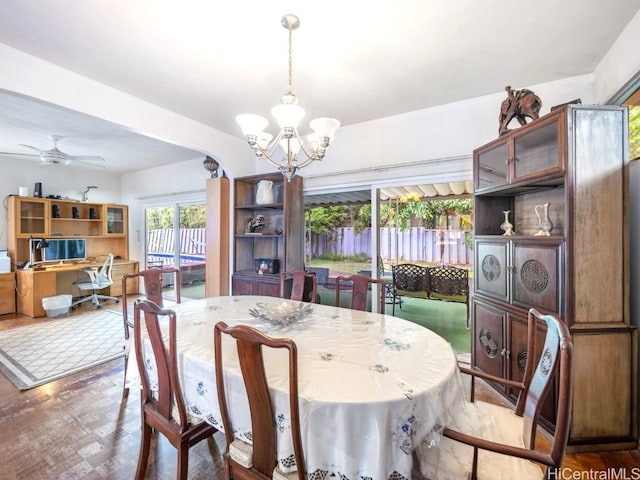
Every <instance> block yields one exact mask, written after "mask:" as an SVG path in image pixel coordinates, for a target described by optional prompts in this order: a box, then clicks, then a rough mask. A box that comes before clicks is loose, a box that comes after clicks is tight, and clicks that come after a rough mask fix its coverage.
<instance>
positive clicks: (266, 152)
mask: <svg viewBox="0 0 640 480" xmlns="http://www.w3.org/2000/svg"><path fill="white" fill-rule="evenodd" d="M281 139H282V130H280V131H279V132H278V135H276V137H275V138H274V139H273V140H271V142H269V144H268V145H267V146H266V147H265V148H260V147H259V146H258V145H256V148H255V150H256V154H257V156H258V158H262V159H265V160H267V162H269V163H270V164H271V165H273V166H274V167H276V168H277V167H280V166H281V165H282V164H281V163H279V162H277V161H275V160H273V158H272V157H273V156H274V154H275V153H276V152H277V150H278V144H279V142H280V140H281Z"/></svg>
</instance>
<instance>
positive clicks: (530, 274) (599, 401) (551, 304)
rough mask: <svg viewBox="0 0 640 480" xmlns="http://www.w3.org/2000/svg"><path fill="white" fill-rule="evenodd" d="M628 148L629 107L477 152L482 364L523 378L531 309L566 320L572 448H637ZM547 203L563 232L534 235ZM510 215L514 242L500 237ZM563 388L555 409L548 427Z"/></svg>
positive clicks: (573, 119)
mask: <svg viewBox="0 0 640 480" xmlns="http://www.w3.org/2000/svg"><path fill="white" fill-rule="evenodd" d="M627 142H628V131H627V111H626V108H624V107H617V106H581V105H567V106H564V107H562V108H560V109H558V110H555V111H554V112H551V113H549V114H548V115H545V116H543V117H541V118H539V119H537V120H535V121H533V122H531V123H529V124H528V125H526V126H523V127H521V128H518V129H515V130H512V131H510V132H509V133H508V134H506V135H504V136H502V137H500V138H498V139H496V140H494V141H492V142H490V143H488V144H487V145H484V146H482V147H479V148H478V149H476V150H475V151H474V185H475V191H474V231H475V240H474V242H475V275H474V287H475V288H474V293H473V298H472V308H471V310H472V338H473V340H472V364H473V367H474V368H477V369H479V370H483V371H486V372H488V373H492V374H494V375H498V376H503V377H505V378H510V379H515V380H517V379H518V378H520V376H521V375H522V373H521V371H522V369H523V362H524V361H525V360H524V359H523V355H526V346H525V345H526V318H527V311H528V309H529V308H531V307H535V308H537V309H539V310H541V311H542V312H543V313H552V314H555V315H557V316H558V317H560V318H561V319H562V320H563V321H564V322H566V323H567V325H568V326H569V329H570V331H571V335H572V339H573V342H574V363H573V367H574V368H573V373H574V392H573V408H572V418H571V428H570V434H569V442H568V445H569V447H568V448H569V450H571V451H597V450H602V449H607V450H610V449H627V448H636V446H637V443H638V442H637V439H638V432H637V423H638V419H637V398H636V397H637V395H636V392H637V378H638V374H637V332H636V330H635V328H634V327H633V326H631V324H630V318H629V269H628V264H629V261H628V258H629V240H628V235H629V212H628V195H629V193H628V188H629V187H628V178H627V169H628V165H627V164H628V146H627ZM545 203H549V212H550V214H549V217H550V219H551V222H552V223H553V228H552V230H551V232H550V233H551V234H550V236H536V235H535V234H536V233H537V232H538V230H539V222H538V218H537V215H536V213H535V207H536V205H541V204H545ZM504 211H509V212H510V221H511V223H512V224H513V226H514V230H515V235H514V236H510V237H507V236H503V235H502V233H503V232H502V231H501V229H500V224H501V223H502V222H503V220H504V213H503V212H504ZM523 352H524V353H523ZM538 353H539V352H538ZM594 388H595V389H596V390H597V394H594V393H593V392H594V390H593V389H594ZM499 391H500V392H502V393H503V394H504V395H505V396H506V397H507V398H510V399H512V400H513V399H514V398H515V397H514V395H513V394H512V392H509V391H507V390H505V389H504V388H499ZM555 391H556V390H555V389H554V391H553V392H552V394H551V398H550V399H549V401H548V404H545V414H544V416H545V418H546V419H547V420H548V425H547V427H548V428H550V429H552V428H553V424H552V421H553V418H554V417H553V414H554V410H553V405H554V404H555V398H554V395H555ZM549 402H550V403H549Z"/></svg>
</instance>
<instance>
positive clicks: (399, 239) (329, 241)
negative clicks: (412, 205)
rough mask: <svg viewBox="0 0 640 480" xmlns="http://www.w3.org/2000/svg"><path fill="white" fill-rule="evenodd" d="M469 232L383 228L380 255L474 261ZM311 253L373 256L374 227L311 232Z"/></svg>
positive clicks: (416, 259) (308, 247) (400, 258)
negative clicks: (332, 233) (357, 230)
mask: <svg viewBox="0 0 640 480" xmlns="http://www.w3.org/2000/svg"><path fill="white" fill-rule="evenodd" d="M466 235H467V232H465V231H463V230H434V229H427V228H423V227H412V228H410V229H409V230H407V231H399V230H398V229H396V228H393V227H390V228H381V229H380V255H381V256H382V258H383V259H385V260H391V261H394V262H395V261H398V262H400V261H407V262H431V263H448V264H454V265H455V264H463V265H467V264H471V263H472V262H473V251H472V250H471V249H470V248H468V247H467V246H466V245H465V243H464V240H465V237H466ZM306 250H307V251H306V253H307V255H311V256H313V257H317V256H320V255H322V254H324V253H334V254H338V255H343V256H353V255H358V254H365V255H366V256H367V257H370V256H371V229H370V228H367V229H365V230H363V231H362V232H360V233H359V234H355V233H354V231H353V228H339V229H337V231H336V232H335V234H334V235H333V236H329V235H326V234H314V235H311V243H310V245H309V243H308V242H307V245H306Z"/></svg>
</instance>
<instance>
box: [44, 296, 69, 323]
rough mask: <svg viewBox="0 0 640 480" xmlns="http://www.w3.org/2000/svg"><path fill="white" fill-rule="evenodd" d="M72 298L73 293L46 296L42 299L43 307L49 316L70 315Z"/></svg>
mask: <svg viewBox="0 0 640 480" xmlns="http://www.w3.org/2000/svg"><path fill="white" fill-rule="evenodd" d="M72 298H73V297H72V296H71V295H56V296H55V297H45V298H43V299H42V308H44V309H45V310H46V312H47V317H48V318H56V317H64V316H66V315H69V308H71V300H72Z"/></svg>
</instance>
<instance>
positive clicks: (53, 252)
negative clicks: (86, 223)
mask: <svg viewBox="0 0 640 480" xmlns="http://www.w3.org/2000/svg"><path fill="white" fill-rule="evenodd" d="M29 251H30V257H31V258H30V259H29V261H30V262H31V264H32V265H33V264H35V263H40V262H62V261H64V260H84V259H85V258H87V240H86V239H84V238H32V239H30V240H29Z"/></svg>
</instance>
